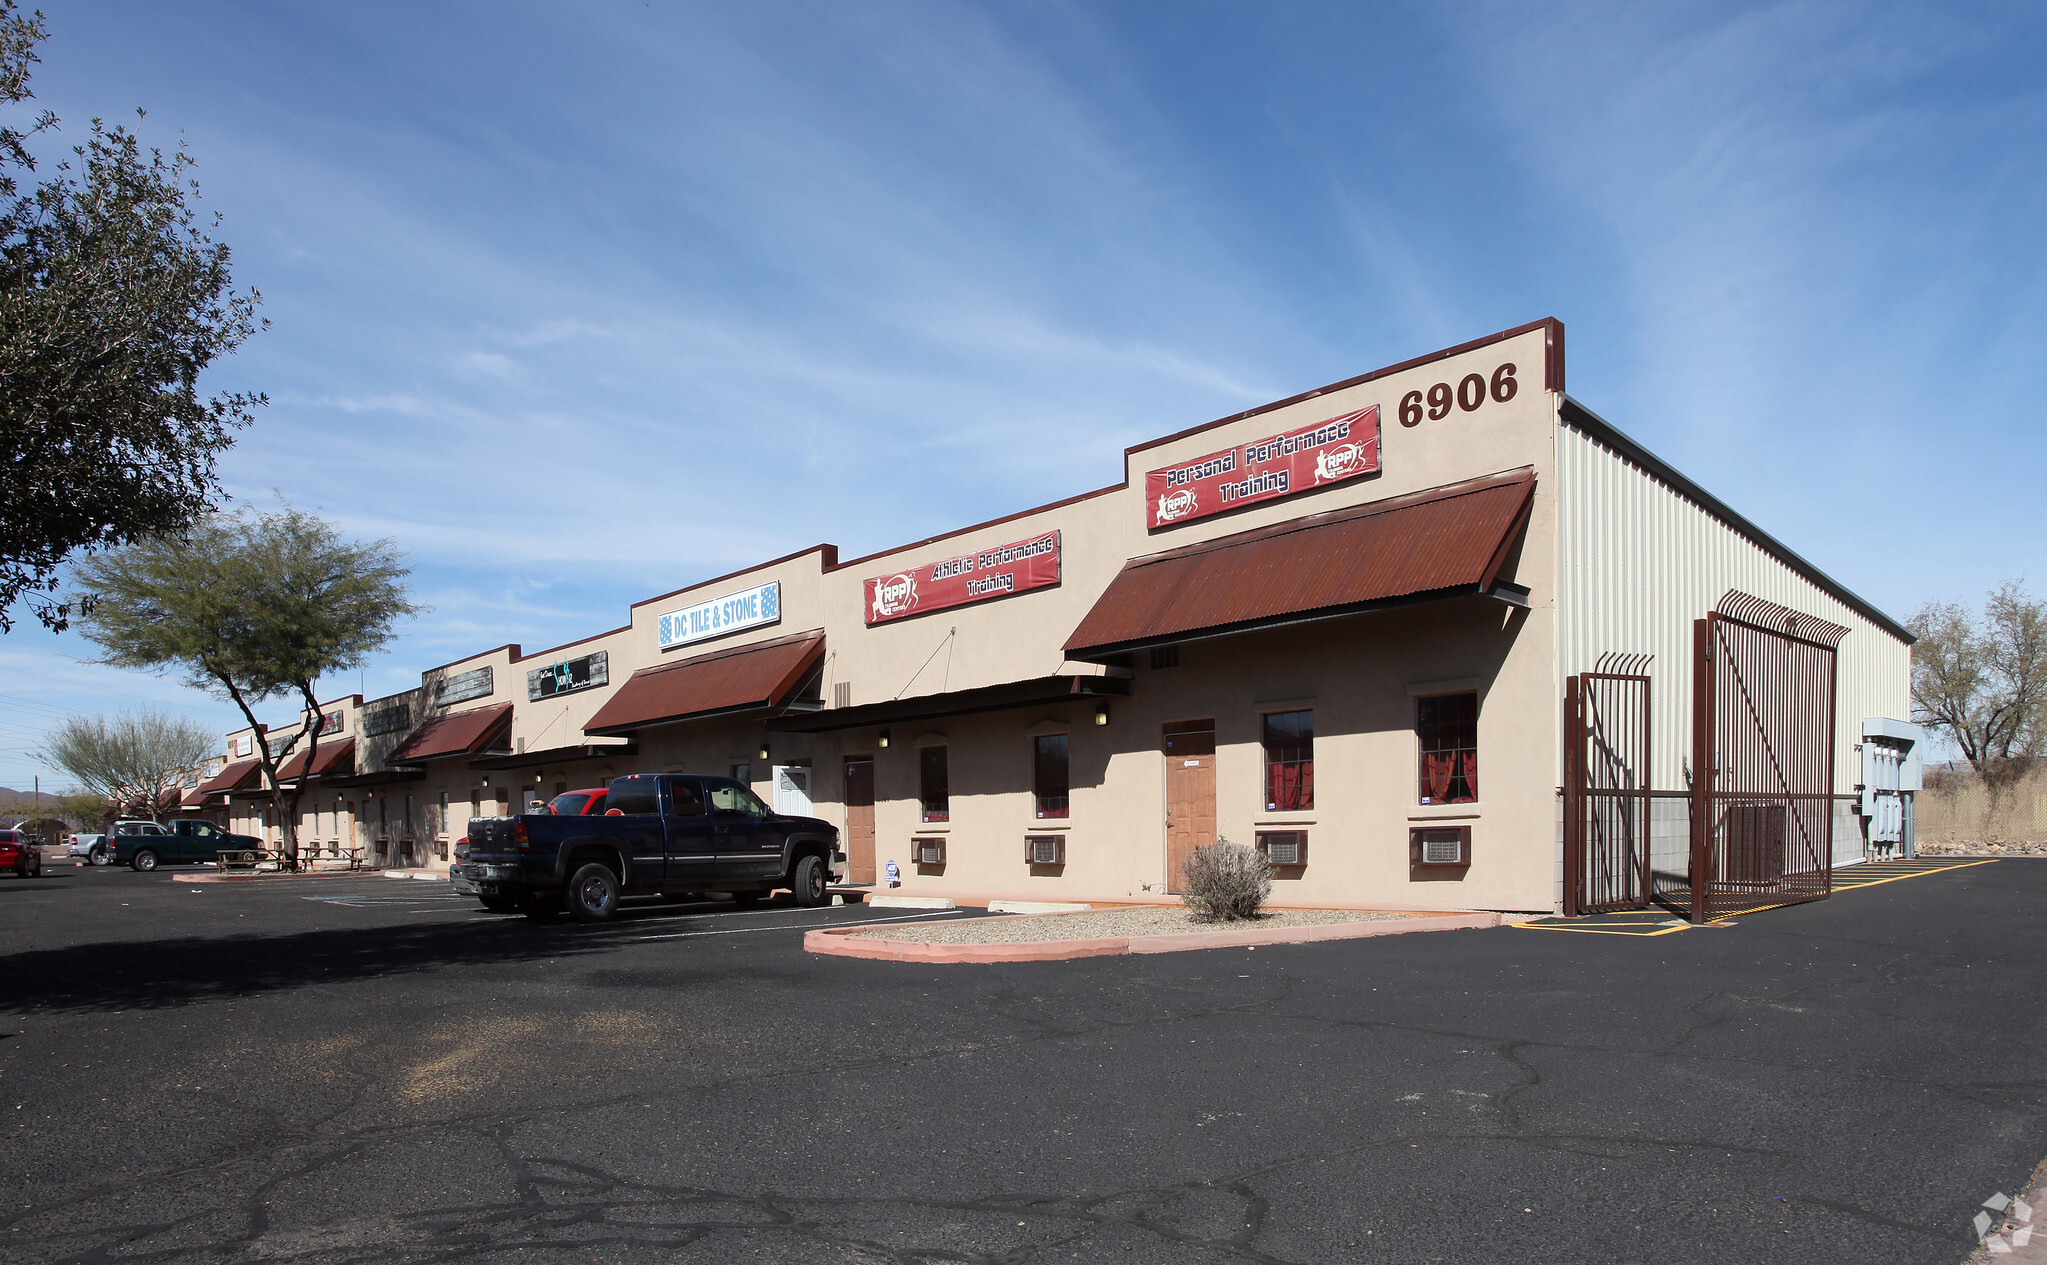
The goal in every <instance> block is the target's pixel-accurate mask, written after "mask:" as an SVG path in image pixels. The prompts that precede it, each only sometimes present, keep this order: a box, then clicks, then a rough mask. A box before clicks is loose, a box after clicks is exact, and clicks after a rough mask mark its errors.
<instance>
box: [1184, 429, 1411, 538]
mask: <svg viewBox="0 0 2047 1265" xmlns="http://www.w3.org/2000/svg"><path fill="white" fill-rule="evenodd" d="M1378 468H1379V406H1378V405H1376V404H1374V405H1372V406H1371V407H1370V408H1361V409H1359V410H1358V411H1357V412H1355V413H1345V414H1344V415H1343V416H1341V417H1332V418H1330V419H1329V420H1328V421H1325V422H1316V423H1315V424H1314V425H1313V426H1303V427H1301V428H1300V429H1299V430H1290V431H1287V432H1286V433H1284V434H1280V435H1274V436H1272V437H1271V438H1270V439H1259V440H1253V441H1252V442H1250V443H1248V444H1238V445H1237V446H1236V447H1235V448H1225V449H1224V450H1223V451H1221V452H1214V453H1210V454H1208V455H1207V456H1205V457H1196V458H1195V459H1194V460H1192V461H1185V462H1182V463H1180V464H1179V465H1175V466H1167V467H1166V468H1165V469H1163V470H1153V471H1151V472H1150V473H1149V474H1147V475H1145V476H1144V501H1145V505H1146V507H1147V513H1148V514H1149V515H1150V518H1151V526H1152V527H1153V528H1159V527H1170V526H1172V525H1173V524H1175V523H1191V522H1193V521H1194V520H1195V519H1197V518H1207V517H1208V516H1209V515H1211V514H1220V513H1222V512H1223V511H1224V510H1233V509H1236V508H1237V507H1238V506H1240V505H1256V504H1257V503H1258V502H1260V501H1276V500H1278V499H1279V498H1280V497H1283V496H1292V495H1294V494H1295V493H1297V492H1308V491H1312V490H1314V489H1315V488H1320V487H1328V486H1329V485H1330V484H1332V483H1343V482H1346V481H1347V480H1350V479H1356V478H1360V477H1362V476H1364V475H1368V474H1371V473H1372V472H1373V471H1375V470H1377V469H1378Z"/></svg>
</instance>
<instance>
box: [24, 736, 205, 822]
mask: <svg viewBox="0 0 2047 1265" xmlns="http://www.w3.org/2000/svg"><path fill="white" fill-rule="evenodd" d="M213 741H214V738H213V734H212V733H210V732H209V731H208V730H207V729H206V727H205V726H203V725H200V724H199V723H198V722H196V721H193V720H190V719H188V718H186V717H183V716H173V715H171V714H169V713H167V712H159V711H142V712H131V713H126V714H123V715H121V716H117V717H115V718H114V719H112V720H108V719H107V718H106V717H104V716H90V717H88V716H72V717H69V718H68V719H66V720H65V721H64V723H63V724H61V725H59V726H57V728H56V730H55V731H54V732H52V733H51V734H50V736H49V738H48V739H47V740H46V745H45V746H44V748H43V751H42V753H41V754H42V757H43V759H45V760H47V761H49V762H50V763H51V764H52V765H54V766H56V767H57V768H59V769H62V770H63V771H64V772H66V773H68V774H70V775H71V776H72V778H74V779H75V780H76V781H77V782H78V784H79V785H80V786H82V787H84V788H85V789H86V790H87V791H88V792H90V793H91V794H92V795H93V797H94V798H95V799H97V800H100V801H102V802H104V803H107V804H110V805H112V806H113V808H114V810H115V811H116V812H128V813H133V814H135V815H136V816H139V817H147V818H149V819H150V820H151V821H160V820H162V810H163V807H164V804H163V799H164V794H163V793H164V791H165V789H166V788H169V787H175V786H176V785H177V780H178V774H180V773H183V772H184V771H185V770H187V769H190V768H194V767H196V766H197V765H198V764H199V762H200V761H202V760H204V759H205V758H206V755H207V752H208V751H210V750H211V749H212V747H213Z"/></svg>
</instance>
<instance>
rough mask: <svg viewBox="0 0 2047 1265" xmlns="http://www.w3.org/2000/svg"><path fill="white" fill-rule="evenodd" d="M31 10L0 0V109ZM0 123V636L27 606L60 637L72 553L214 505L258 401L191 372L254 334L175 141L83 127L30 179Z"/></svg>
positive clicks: (39, 34) (48, 121)
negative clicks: (222, 458) (62, 590)
mask: <svg viewBox="0 0 2047 1265" xmlns="http://www.w3.org/2000/svg"><path fill="white" fill-rule="evenodd" d="M45 35H46V31H45V29H44V26H43V18H42V15H41V14H40V13H37V14H33V15H23V14H22V13H21V12H20V10H19V9H18V7H17V6H16V3H15V0H0V109H4V108H6V107H14V106H19V105H21V103H23V102H24V101H27V100H29V99H30V98H31V96H32V94H31V93H30V92H29V88H28V81H29V68H30V66H32V65H33V64H34V63H35V62H36V60H37V57H36V51H35V50H36V45H37V44H38V43H39V42H40V41H41V40H42V39H43V38H44V36H45ZM56 126H57V120H56V118H55V116H53V115H51V114H49V113H48V112H44V113H43V114H41V115H40V116H38V117H37V118H36V119H34V120H33V121H32V123H31V124H30V125H29V126H28V129H27V130H26V131H23V130H21V129H18V128H15V127H13V126H11V125H7V126H0V631H5V630H6V629H8V628H10V627H12V626H13V625H12V618H11V616H10V614H9V612H10V611H11V610H12V609H13V608H14V606H15V604H16V602H17V601H19V600H21V599H22V598H24V597H25V596H26V597H28V599H29V601H30V603H31V605H32V606H33V608H34V610H35V611H36V614H37V616H38V617H39V618H41V619H42V620H43V622H44V623H46V624H48V625H50V626H51V627H53V628H63V627H65V626H66V624H67V622H68V620H69V618H70V617H71V615H72V614H73V613H74V604H73V603H70V602H58V601H56V600H55V599H54V597H50V596H44V595H49V594H54V593H55V591H56V589H57V587H58V584H59V582H60V581H59V576H58V568H59V567H60V566H61V565H62V564H63V562H64V561H65V560H66V559H67V558H70V557H72V556H74V555H76V554H79V553H91V552H94V551H97V550H101V549H106V548H112V547H116V546H119V545H122V544H126V543H128V542H130V541H133V540H136V539H139V538H140V537H142V536H144V535H148V534H152V533H162V532H167V531H174V530H176V529H178V528H180V527H183V526H184V525H185V524H187V523H189V522H191V521H192V519H193V518H194V516H196V515H198V514H200V513H202V512H204V511H206V510H207V509H209V508H210V507H211V506H212V505H213V504H214V503H215V501H216V500H217V498H218V496H219V487H218V484H217V482H216V479H215V475H214V462H215V459H216V458H217V457H218V456H219V454H220V453H221V452H222V451H223V450H224V449H226V448H227V447H228V446H229V445H230V444H232V443H233V442H234V431H235V430H236V429H238V428H239V427H241V426H244V425H246V424H247V423H248V422H249V420H250V418H251V415H252V410H253V409H254V408H256V407H257V406H258V405H260V404H263V403H265V402H266V401H265V399H264V397H263V396H261V395H252V394H245V393H227V394H220V395H215V396H213V397H211V398H203V397H202V396H201V395H200V394H199V390H198V378H199V374H200V372H201V371H202V370H204V369H205V368H206V367H207V365H209V364H210V363H212V362H213V361H214V360H215V359H216V358H218V357H220V356H222V355H225V354H226V353H228V352H231V351H233V350H234V349H235V347H237V346H239V345H240V344H241V343H242V341H243V340H244V339H246V338H248V337H249V335H250V334H252V333H254V332H255V331H256V330H257V329H258V328H260V327H261V324H262V322H260V321H259V320H258V319H257V317H256V314H255V309H256V304H257V302H258V298H259V296H258V295H257V293H256V291H254V290H250V291H248V292H246V293H241V294H238V293H236V292H235V291H234V290H233V288H232V279H231V277H230V275H229V272H228V248H227V247H226V246H225V245H223V244H221V243H219V242H216V241H214V240H213V238H212V236H211V230H212V229H213V228H214V227H217V225H218V219H217V217H216V218H215V219H213V220H211V221H207V222H202V221H201V220H200V218H199V216H198V214H197V212H196V211H195V210H194V209H193V205H192V204H193V202H194V201H195V200H196V199H197V197H198V185H197V184H195V183H194V182H193V181H192V179H191V174H190V173H191V167H192V162H193V160H192V158H191V156H190V155H189V154H187V153H186V152H185V150H184V148H183V147H182V146H180V147H179V149H178V150H177V152H176V153H174V154H171V155H169V156H166V155H164V154H163V153H162V152H161V151H159V150H154V149H151V150H144V149H143V148H142V145H141V143H140V142H139V141H138V140H137V138H136V137H135V135H134V134H133V133H131V132H129V131H128V130H126V129H125V128H122V127H119V126H114V127H108V126H106V125H105V124H104V123H102V122H101V121H100V120H98V119H94V120H93V122H92V130H91V134H90V135H89V136H88V137H87V138H86V140H85V143H84V144H82V145H78V146H75V147H74V148H73V149H72V151H71V152H72V157H71V158H70V159H68V160H66V161H65V162H63V163H61V164H59V165H58V166H57V167H56V169H55V170H54V171H53V172H52V173H51V175H50V177H49V178H48V179H45V180H43V181H41V182H40V183H38V184H35V185H34V187H32V188H30V187H25V181H26V180H27V178H28V177H29V174H30V173H32V172H33V171H34V170H35V165H36V164H35V160H34V156H33V155H32V154H31V152H30V149H29V140H30V138H31V137H33V136H34V135H35V134H36V133H38V132H42V131H45V130H48V129H52V128H54V127H56Z"/></svg>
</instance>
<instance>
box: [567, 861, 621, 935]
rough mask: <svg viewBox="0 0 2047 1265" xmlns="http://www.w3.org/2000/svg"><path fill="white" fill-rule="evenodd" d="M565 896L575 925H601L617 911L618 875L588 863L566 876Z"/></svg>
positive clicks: (595, 864)
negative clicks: (600, 923) (575, 922)
mask: <svg viewBox="0 0 2047 1265" xmlns="http://www.w3.org/2000/svg"><path fill="white" fill-rule="evenodd" d="M567 897H568V905H569V913H570V914H571V915H572V916H573V917H574V918H575V920H576V921H577V922H603V921H605V920H606V919H608V918H610V917H611V916H612V915H613V914H615V913H617V912H618V875H616V874H613V873H612V872H611V867H610V866H607V865H603V864H600V863H598V862H596V861H592V862H591V863H590V864H588V865H586V866H584V867H583V868H582V869H580V870H577V871H576V872H575V874H574V875H573V876H572V877H570V879H569V890H568V892H567Z"/></svg>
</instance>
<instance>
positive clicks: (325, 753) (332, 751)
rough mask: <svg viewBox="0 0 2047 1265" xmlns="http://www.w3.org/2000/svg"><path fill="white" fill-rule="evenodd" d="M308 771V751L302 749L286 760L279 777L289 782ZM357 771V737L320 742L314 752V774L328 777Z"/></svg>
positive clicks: (280, 779)
mask: <svg viewBox="0 0 2047 1265" xmlns="http://www.w3.org/2000/svg"><path fill="white" fill-rule="evenodd" d="M305 771H306V753H305V752H303V751H301V752H299V753H298V754H297V755H294V756H293V757H292V758H291V759H289V760H286V761H285V762H284V767H282V768H280V769H278V770H277V779H278V780H279V781H280V782H288V781H290V780H291V779H292V778H295V777H297V776H299V775H300V774H301V773H304V772H305ZM353 772H355V739H353V738H343V739H342V740H341V741H339V742H326V743H322V744H320V746H319V748H318V749H317V750H315V751H314V752H313V776H314V777H327V776H329V775H330V774H341V775H343V776H346V775H348V774H350V773H353Z"/></svg>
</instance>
